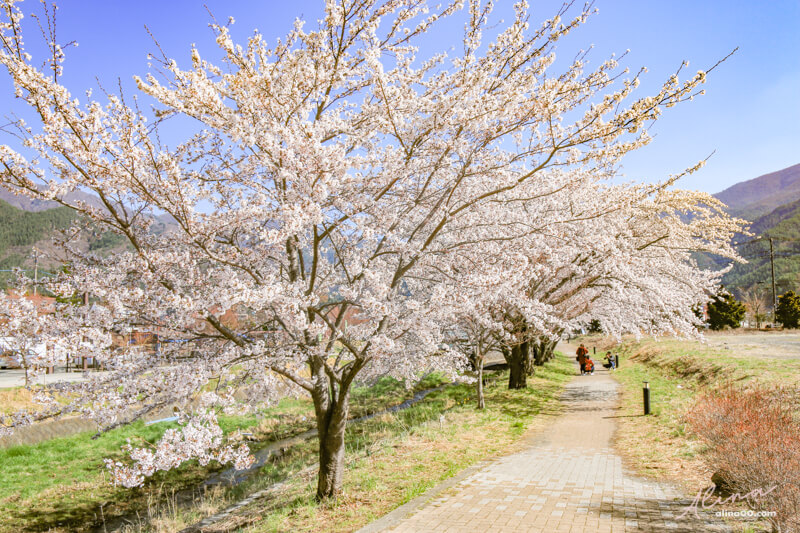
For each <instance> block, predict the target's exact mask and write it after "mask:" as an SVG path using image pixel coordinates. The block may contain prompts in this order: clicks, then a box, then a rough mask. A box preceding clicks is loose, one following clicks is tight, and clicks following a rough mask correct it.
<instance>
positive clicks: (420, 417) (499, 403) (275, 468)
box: [130, 357, 573, 533]
mask: <svg viewBox="0 0 800 533" xmlns="http://www.w3.org/2000/svg"><path fill="white" fill-rule="evenodd" d="M572 374H573V371H572V365H571V363H570V362H569V360H567V359H566V358H564V357H560V358H559V359H558V360H557V361H555V362H553V363H551V364H548V366H547V367H546V368H545V369H537V376H536V377H534V378H532V379H530V380H529V388H528V389H526V390H521V391H509V390H507V388H506V383H505V380H506V378H507V375H505V376H499V378H496V379H494V380H493V381H492V383H490V384H489V385H488V386H487V390H486V399H487V409H486V410H484V411H476V410H475V408H474V405H475V398H474V390H473V387H470V386H453V387H448V388H446V389H443V390H441V391H437V392H435V393H432V394H431V395H430V396H428V397H427V398H426V399H425V400H424V401H423V402H420V403H419V404H417V405H415V406H413V407H411V408H409V409H407V410H404V411H400V412H396V413H391V414H384V415H382V416H380V417H376V418H373V419H371V420H369V421H366V422H363V423H359V424H353V425H352V427H349V428H348V451H347V461H348V464H347V470H346V473H345V478H344V487H343V494H342V496H341V497H340V498H339V500H338V501H336V502H334V503H329V504H325V505H319V504H317V503H316V502H315V501H314V493H315V490H316V465H315V458H316V451H317V450H316V444H315V442H313V441H310V442H306V443H303V444H300V445H298V446H295V447H293V448H292V449H290V450H289V451H287V453H286V454H285V455H284V456H282V457H281V458H280V459H279V460H276V461H275V462H274V463H272V464H268V465H266V466H265V467H264V469H263V470H262V473H261V476H262V480H261V481H258V480H256V481H255V482H253V483H251V484H250V486H249V487H240V488H239V489H237V490H236V491H234V492H233V493H231V494H227V495H216V496H215V499H213V501H212V500H211V499H209V498H203V499H198V501H197V502H195V505H194V506H193V507H192V508H186V509H184V510H183V511H181V513H182V515H183V516H182V517H181V516H170V515H169V513H165V515H166V516H165V518H169V519H170V520H173V521H172V522H171V526H170V527H173V528H174V529H172V530H173V531H174V530H179V529H180V528H181V527H186V526H189V525H191V524H194V523H197V522H198V521H199V520H200V519H202V518H203V517H204V516H208V515H209V514H211V513H213V512H219V511H221V510H222V509H225V508H226V507H228V506H230V505H232V504H233V503H234V502H236V501H240V500H241V499H242V498H243V497H244V496H246V495H247V494H251V493H253V492H256V491H266V492H265V493H264V494H263V495H262V496H261V497H259V498H258V499H257V500H255V501H254V502H253V503H252V504H250V505H248V506H246V507H244V508H242V509H239V510H237V511H236V512H235V513H233V514H231V515H229V516H227V517H226V518H225V519H224V520H222V521H220V522H217V523H215V524H214V525H213V526H212V527H208V528H204V529H203V531H209V532H210V531H247V532H251V533H260V532H266V531H326V532H327V531H330V532H344V531H354V530H356V529H359V528H360V527H362V526H363V525H366V524H367V523H369V522H371V521H373V520H376V519H377V518H379V517H380V516H382V515H384V514H386V513H388V512H389V511H391V510H392V509H394V508H396V507H398V506H399V505H402V504H403V503H406V502H407V501H409V500H411V499H413V498H415V497H416V496H418V495H420V494H422V493H424V492H425V491H426V490H427V489H429V488H431V487H433V486H435V485H436V484H438V483H439V482H440V481H442V480H444V479H446V478H449V477H452V476H453V475H455V474H456V473H458V472H459V471H461V470H463V469H464V468H466V467H468V466H470V465H472V464H474V463H476V462H478V461H480V460H483V459H487V458H491V457H494V456H498V455H504V454H507V453H511V452H513V451H515V450H517V449H519V448H520V447H521V446H522V443H523V442H524V441H525V438H524V437H525V435H527V434H528V433H529V432H531V431H534V430H536V429H537V428H540V427H542V426H543V425H544V421H545V420H546V419H548V418H550V416H552V415H555V414H556V413H557V412H558V401H557V398H558V396H559V394H560V391H561V390H562V389H563V385H564V384H565V383H566V382H567V381H569V379H570V378H571V377H572ZM276 481H281V482H282V483H283V484H282V485H280V487H279V488H275V486H274V485H272V487H273V488H269V489H267V488H266V487H270V486H271V484H273V483H275V482H276ZM164 523H165V522H163V523H162V522H157V521H154V522H152V525H151V527H150V528H147V529H142V531H169V529H161V528H162V527H164V526H163V525H162V524H164ZM157 524H158V525H157ZM130 531H139V529H131V530H130Z"/></svg>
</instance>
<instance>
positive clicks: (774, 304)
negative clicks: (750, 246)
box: [769, 237, 778, 326]
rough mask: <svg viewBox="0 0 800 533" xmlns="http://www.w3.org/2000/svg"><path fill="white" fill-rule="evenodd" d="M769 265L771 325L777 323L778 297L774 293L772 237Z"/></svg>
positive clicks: (770, 239) (770, 240)
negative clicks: (770, 272)
mask: <svg viewBox="0 0 800 533" xmlns="http://www.w3.org/2000/svg"><path fill="white" fill-rule="evenodd" d="M769 264H770V268H771V269H772V325H773V326H774V325H775V324H776V323H777V320H776V316H777V312H778V297H777V294H776V292H775V249H774V248H773V247H772V237H770V238H769Z"/></svg>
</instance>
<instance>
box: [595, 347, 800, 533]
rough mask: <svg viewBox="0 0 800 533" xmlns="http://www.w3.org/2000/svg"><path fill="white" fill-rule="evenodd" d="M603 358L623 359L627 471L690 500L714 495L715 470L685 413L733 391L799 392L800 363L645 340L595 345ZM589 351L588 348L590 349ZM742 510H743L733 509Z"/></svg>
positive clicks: (618, 374) (742, 527) (743, 527)
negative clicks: (702, 398) (701, 399)
mask: <svg viewBox="0 0 800 533" xmlns="http://www.w3.org/2000/svg"><path fill="white" fill-rule="evenodd" d="M588 342H589V343H591V344H596V345H597V347H598V352H599V351H600V350H602V351H603V352H605V351H606V350H612V351H613V352H614V353H615V354H619V358H620V367H619V368H618V369H617V370H616V371H615V372H614V377H615V378H616V379H617V381H618V382H619V383H620V384H621V385H622V396H621V405H620V417H619V419H618V422H619V424H618V426H617V432H616V435H615V440H616V447H617V449H618V450H619V451H620V452H621V454H622V456H623V458H624V459H625V462H626V464H627V466H628V467H629V468H631V469H632V470H634V471H636V472H637V473H638V474H640V475H643V476H645V477H650V478H653V479H658V480H667V481H669V482H671V483H673V484H675V485H678V486H680V487H681V488H682V489H683V490H684V491H685V492H686V493H687V494H691V495H694V494H697V492H698V491H699V490H701V489H705V488H707V487H709V486H710V485H711V484H712V483H711V476H712V474H713V473H714V470H713V468H711V467H710V466H709V461H708V456H707V451H708V450H707V446H706V445H705V444H704V443H703V442H702V441H701V440H700V439H699V438H698V437H697V436H696V435H694V434H693V433H692V432H691V431H690V430H689V429H688V427H687V421H686V417H685V415H686V413H687V411H688V410H689V409H690V408H691V407H692V406H693V405H694V403H695V400H696V398H697V397H698V395H699V394H701V393H702V392H704V391H707V390H711V389H714V388H716V387H720V386H723V385H725V384H728V383H739V384H744V383H748V382H759V383H767V384H783V385H796V384H797V372H798V371H799V370H800V362H798V361H796V360H789V359H785V360H781V361H780V364H776V361H775V360H774V359H770V358H757V357H750V356H742V355H740V354H739V353H738V352H736V351H734V350H728V349H725V348H719V347H713V346H708V345H704V344H701V343H699V342H696V341H688V340H672V339H670V340H659V341H655V340H653V339H643V340H641V341H633V340H629V339H628V340H625V341H623V342H622V343H620V344H615V343H613V342H612V341H610V340H607V339H599V338H592V339H590V340H588ZM588 345H589V344H587V346H588ZM644 381H647V382H648V383H649V386H650V403H651V415H650V416H644V415H643V399H642V387H643V382H644ZM727 507H729V508H730V509H729V510H744V509H746V507H745V506H744V504H738V505H733V506H731V505H729V506H727ZM731 526H732V527H733V528H734V530H735V531H746V532H751V531H763V530H764V527H765V525H764V524H763V523H758V522H750V523H748V522H744V523H742V522H736V523H731Z"/></svg>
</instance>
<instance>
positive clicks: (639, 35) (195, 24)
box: [0, 0, 800, 192]
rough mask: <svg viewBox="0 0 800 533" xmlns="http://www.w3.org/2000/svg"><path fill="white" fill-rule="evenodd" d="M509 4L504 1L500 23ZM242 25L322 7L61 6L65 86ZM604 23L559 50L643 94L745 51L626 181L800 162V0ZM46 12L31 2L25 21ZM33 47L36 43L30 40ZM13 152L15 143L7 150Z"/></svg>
mask: <svg viewBox="0 0 800 533" xmlns="http://www.w3.org/2000/svg"><path fill="white" fill-rule="evenodd" d="M511 3H512V2H511V1H510V0H499V1H498V4H499V8H498V10H497V15H498V17H497V18H500V17H502V16H503V12H506V13H507V12H508V9H509V8H510V6H511ZM530 3H531V5H532V6H533V14H534V19H535V20H536V21H538V20H541V19H545V18H547V17H549V16H551V15H552V13H553V12H554V10H555V9H556V7H557V6H558V5H559V4H560V2H556V1H552V0H547V1H537V0H530ZM204 4H205V5H207V6H208V7H209V9H210V10H211V11H212V12H213V13H214V15H216V16H217V18H218V19H219V20H221V21H225V20H227V18H228V16H233V17H234V18H235V19H236V24H235V25H234V27H233V29H234V31H233V33H234V36H236V37H238V38H239V39H240V40H244V39H245V38H246V37H247V36H248V35H249V34H250V33H251V32H252V31H253V29H255V28H257V29H258V30H259V31H261V32H262V33H263V34H264V35H265V36H266V37H267V38H269V39H270V40H274V39H275V38H277V37H279V36H282V35H284V34H285V33H286V31H287V30H288V29H289V28H290V27H291V24H292V21H293V20H294V19H295V17H298V16H302V17H303V18H305V19H306V20H308V21H309V22H313V21H314V20H315V19H316V18H317V17H318V15H319V13H320V11H321V6H322V1H321V0H294V1H292V2H283V1H275V0H227V1H222V0H197V1H196V0H168V1H165V0H160V1H156V0H139V1H135V2H134V1H126V0H63V1H61V2H60V3H59V5H60V9H59V14H58V33H59V36H60V38H59V40H60V41H66V40H76V41H78V42H79V43H80V46H79V47H78V48H74V49H70V50H69V52H68V56H67V62H66V64H65V69H66V73H65V78H64V80H65V83H66V84H67V86H68V87H69V88H70V89H71V91H72V92H73V94H75V95H81V94H82V93H83V91H84V90H85V89H86V88H92V87H96V82H95V81H94V78H95V76H96V77H98V78H99V79H100V80H101V82H103V84H104V85H106V86H107V87H109V88H113V87H114V86H115V85H116V79H117V77H120V78H122V80H123V81H124V82H126V83H128V82H129V80H130V79H131V76H132V75H133V74H140V75H142V74H145V73H146V72H147V69H148V65H147V64H148V61H147V57H146V56H147V53H148V52H153V51H155V46H154V44H153V42H152V40H151V38H150V37H149V36H148V34H147V32H146V31H145V29H144V26H145V25H147V26H148V27H149V28H150V30H151V31H152V33H153V34H154V35H155V36H156V38H157V39H158V40H159V42H160V44H161V46H162V48H163V49H164V50H165V51H166V53H167V54H168V55H169V56H170V57H174V58H176V59H177V60H178V61H179V62H182V63H183V64H186V63H185V62H186V60H187V59H188V56H189V45H190V44H191V43H197V44H198V46H199V47H200V49H201V52H205V53H206V54H208V55H210V56H211V55H213V53H214V52H215V50H214V44H213V40H212V36H211V32H210V30H209V29H208V22H209V20H210V19H209V15H208V12H207V11H206V8H205V7H204ZM596 6H597V7H598V8H599V13H598V14H596V15H595V16H593V17H591V18H590V20H589V22H588V23H587V24H586V25H584V26H583V27H581V28H579V29H578V30H576V31H575V32H574V33H573V34H571V35H570V36H569V37H568V38H567V39H565V40H564V41H562V42H560V43H559V48H558V49H557V54H558V53H560V54H562V56H563V57H565V58H566V57H569V58H571V57H572V56H573V55H574V54H575V52H576V51H577V50H579V49H581V48H586V47H588V46H590V45H594V47H595V49H594V51H593V52H592V55H591V59H592V61H593V63H594V64H597V63H599V62H601V61H602V60H603V59H605V58H606V57H607V56H608V55H609V54H611V53H612V52H616V53H618V54H620V53H623V52H625V50H626V49H630V53H629V54H628V56H627V58H626V59H625V61H624V64H625V65H627V66H629V67H630V68H631V70H634V71H635V70H638V68H639V67H641V66H646V67H648V70H649V73H648V74H647V75H646V78H645V79H644V81H643V83H642V87H641V93H640V94H641V95H644V94H645V92H647V91H648V89H649V90H655V89H656V88H657V87H658V86H659V85H660V83H661V81H663V80H664V79H665V78H666V77H668V76H669V75H670V74H671V73H672V72H674V71H675V69H676V68H677V67H678V66H679V65H680V63H681V61H683V60H689V61H690V68H689V70H688V71H687V73H693V72H695V71H696V70H698V69H706V68H708V67H710V66H711V65H713V64H714V63H716V61H717V60H719V59H721V58H722V57H724V56H726V55H727V54H728V53H729V52H730V51H731V50H733V49H734V48H736V47H737V46H738V47H739V51H738V52H737V53H736V54H735V55H734V56H733V57H731V58H730V59H728V60H727V61H726V62H725V63H724V64H722V65H721V66H720V67H719V68H718V69H717V70H715V71H714V72H713V73H712V75H710V76H709V80H708V82H707V83H706V86H705V89H706V93H707V94H706V95H705V96H703V97H699V98H697V99H695V101H694V102H691V103H688V104H686V105H683V106H678V107H676V108H672V109H670V110H667V111H668V112H667V113H666V114H665V115H664V118H663V119H661V120H659V121H658V123H657V124H656V125H655V126H654V127H653V129H652V130H651V132H652V133H653V134H655V135H656V138H655V140H654V141H653V143H652V144H651V145H650V146H648V147H646V148H644V149H642V150H640V151H638V152H637V153H634V154H632V155H630V156H628V157H627V158H626V160H625V162H624V168H623V169H622V173H623V174H624V177H625V179H626V180H634V181H651V180H655V179H660V178H664V177H666V176H667V175H669V174H670V173H676V172H680V171H681V170H682V169H683V168H685V167H688V166H691V165H693V164H694V163H695V162H697V161H698V160H700V159H703V158H705V157H706V156H708V155H709V154H711V153H712V152H715V154H714V155H713V157H711V159H710V160H709V162H708V164H707V165H706V167H705V168H703V169H702V170H701V171H699V172H698V173H696V174H694V175H693V176H690V177H689V178H686V179H685V180H684V181H683V182H682V183H681V186H682V187H684V188H691V189H699V190H704V191H708V192H717V191H720V190H722V189H724V188H726V187H728V186H730V185H732V184H734V183H736V182H739V181H743V180H746V179H751V178H754V177H757V176H759V175H761V174H765V173H767V172H772V171H775V170H779V169H782V168H785V167H787V166H791V165H794V164H797V163H800V150H798V146H799V145H800V0H771V1H768V2H757V1H753V0H724V1H723V0H694V1H692V0H671V1H669V2H663V1H655V0H598V1H597V2H596ZM38 9H39V7H38V2H33V1H31V0H28V1H27V2H24V3H23V11H24V12H25V13H26V14H27V13H29V12H31V11H34V10H38ZM458 39H459V27H458V25H455V24H451V25H450V26H449V27H445V28H443V29H442V30H441V31H437V32H436V33H434V34H432V35H430V36H429V37H427V38H426V40H425V44H424V46H425V47H426V50H425V52H429V51H430V52H433V51H438V50H441V49H445V50H446V49H449V48H450V47H451V46H453V45H457V44H458ZM33 40H34V35H32V34H29V35H28V37H27V41H28V42H31V41H33ZM0 81H2V84H0V106H2V111H3V113H2V114H4V115H5V114H7V112H8V110H9V109H10V106H11V105H12V99H11V97H10V94H11V88H10V85H8V84H7V80H6V79H3V78H0ZM2 142H6V141H2Z"/></svg>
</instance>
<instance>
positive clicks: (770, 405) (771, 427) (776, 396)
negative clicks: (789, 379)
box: [687, 386, 800, 532]
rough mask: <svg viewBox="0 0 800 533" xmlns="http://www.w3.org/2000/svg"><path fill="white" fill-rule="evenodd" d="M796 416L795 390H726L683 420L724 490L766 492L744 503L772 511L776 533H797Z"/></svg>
mask: <svg viewBox="0 0 800 533" xmlns="http://www.w3.org/2000/svg"><path fill="white" fill-rule="evenodd" d="M799 410H800V395H799V394H798V391H797V390H794V389H783V388H767V387H764V386H755V387H750V388H747V389H742V388H736V387H733V386H728V387H725V388H722V389H719V390H716V391H713V392H710V393H708V394H706V395H704V396H702V397H701V398H700V399H699V400H698V402H697V403H696V404H695V406H694V407H693V408H692V410H691V411H690V412H689V413H688V415H687V418H688V422H689V425H690V427H691V428H692V429H693V430H694V431H695V433H697V434H698V435H699V436H700V437H701V438H702V439H703V440H704V441H706V443H708V444H709V448H710V449H709V455H708V459H709V461H710V462H711V466H712V468H713V469H714V470H716V471H717V472H719V473H720V475H721V476H722V477H723V478H724V480H725V482H726V484H727V489H728V490H729V491H730V492H732V493H738V494H741V495H745V494H748V493H753V491H761V492H762V493H764V492H768V494H766V495H764V496H762V497H757V498H752V499H748V500H747V502H748V504H749V505H750V506H751V508H753V509H754V510H759V511H774V512H775V513H776V515H775V516H774V517H772V518H769V520H770V522H771V524H772V526H773V528H774V530H776V531H781V532H800V421H798V418H797V415H798V412H800V411H799ZM770 489H773V490H770Z"/></svg>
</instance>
